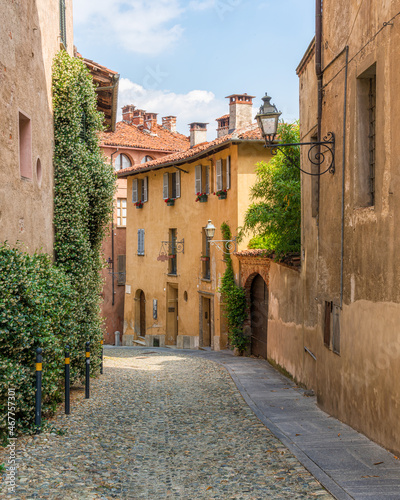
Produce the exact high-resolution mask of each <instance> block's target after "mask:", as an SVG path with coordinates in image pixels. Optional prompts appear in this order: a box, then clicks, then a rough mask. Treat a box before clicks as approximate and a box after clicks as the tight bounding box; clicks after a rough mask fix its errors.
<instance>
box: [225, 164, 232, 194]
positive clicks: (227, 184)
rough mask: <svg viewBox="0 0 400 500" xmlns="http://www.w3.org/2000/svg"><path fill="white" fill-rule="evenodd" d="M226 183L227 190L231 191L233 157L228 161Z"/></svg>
mask: <svg viewBox="0 0 400 500" xmlns="http://www.w3.org/2000/svg"><path fill="white" fill-rule="evenodd" d="M225 179H226V180H225V183H226V186H225V188H226V189H230V188H231V157H230V156H228V158H227V159H226V178H225Z"/></svg>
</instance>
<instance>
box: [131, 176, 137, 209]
mask: <svg viewBox="0 0 400 500" xmlns="http://www.w3.org/2000/svg"><path fill="white" fill-rule="evenodd" d="M137 201H138V180H137V179H133V181H132V203H136V202H137Z"/></svg>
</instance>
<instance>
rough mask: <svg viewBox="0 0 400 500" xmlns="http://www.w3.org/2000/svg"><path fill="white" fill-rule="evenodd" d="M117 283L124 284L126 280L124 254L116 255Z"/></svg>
mask: <svg viewBox="0 0 400 500" xmlns="http://www.w3.org/2000/svg"><path fill="white" fill-rule="evenodd" d="M117 276H118V280H117V284H118V285H125V281H126V255H118V275H117Z"/></svg>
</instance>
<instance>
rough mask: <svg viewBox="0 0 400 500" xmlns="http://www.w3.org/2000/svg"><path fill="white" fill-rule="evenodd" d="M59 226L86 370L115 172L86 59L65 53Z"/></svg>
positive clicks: (56, 71)
mask: <svg viewBox="0 0 400 500" xmlns="http://www.w3.org/2000/svg"><path fill="white" fill-rule="evenodd" d="M53 108H54V136H55V150H54V169H55V193H54V194H55V197H54V228H55V245H54V249H55V257H56V266H57V267H59V268H60V269H62V270H63V271H64V272H65V273H66V274H67V275H68V276H69V279H70V280H71V283H72V285H73V287H74V290H75V292H76V295H77V304H76V309H75V313H74V314H75V321H76V324H77V328H76V336H77V338H78V339H79V346H80V349H79V350H78V352H76V353H74V355H73V356H72V357H71V363H72V365H75V366H76V367H77V368H78V367H79V370H78V371H80V372H81V373H83V371H82V370H83V369H84V362H83V361H84V356H85V354H84V346H85V342H86V341H88V340H89V341H90V342H91V345H92V353H93V354H94V355H92V366H93V370H94V371H96V370H97V369H98V367H99V356H97V354H98V353H99V349H100V340H101V338H102V335H103V331H102V320H101V317H100V294H101V292H102V286H103V283H102V279H101V274H100V271H101V269H102V267H103V261H104V259H103V258H102V255H101V242H102V240H103V238H104V235H105V229H106V227H107V225H108V223H109V222H110V221H111V216H112V206H113V195H114V192H115V174H114V172H113V170H112V167H111V166H110V165H109V163H108V162H106V161H105V157H104V156H103V155H102V153H101V150H100V147H99V135H98V134H99V131H100V130H102V128H103V126H102V120H103V117H102V114H101V113H99V112H98V111H97V99H96V93H95V90H94V86H93V81H92V78H91V76H90V74H89V71H88V69H87V68H86V66H85V65H84V63H83V62H82V61H81V60H80V59H78V58H73V57H70V56H69V55H68V54H67V53H66V52H65V51H60V52H59V53H58V54H57V55H56V57H55V59H54V64H53Z"/></svg>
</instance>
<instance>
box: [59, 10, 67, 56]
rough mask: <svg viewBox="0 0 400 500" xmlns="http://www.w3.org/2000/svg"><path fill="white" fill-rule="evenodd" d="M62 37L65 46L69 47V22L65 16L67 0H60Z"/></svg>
mask: <svg viewBox="0 0 400 500" xmlns="http://www.w3.org/2000/svg"><path fill="white" fill-rule="evenodd" d="M60 38H61V43H62V44H63V45H64V48H67V24H66V16H65V0H60Z"/></svg>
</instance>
